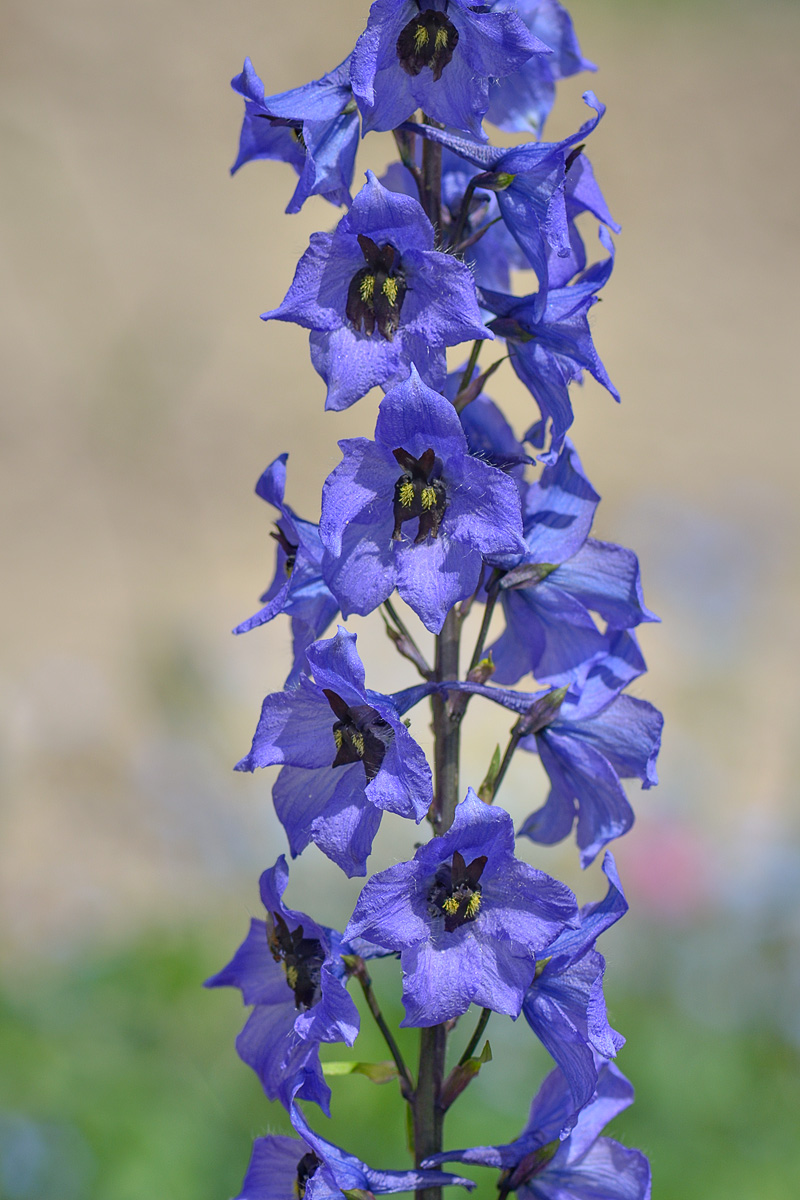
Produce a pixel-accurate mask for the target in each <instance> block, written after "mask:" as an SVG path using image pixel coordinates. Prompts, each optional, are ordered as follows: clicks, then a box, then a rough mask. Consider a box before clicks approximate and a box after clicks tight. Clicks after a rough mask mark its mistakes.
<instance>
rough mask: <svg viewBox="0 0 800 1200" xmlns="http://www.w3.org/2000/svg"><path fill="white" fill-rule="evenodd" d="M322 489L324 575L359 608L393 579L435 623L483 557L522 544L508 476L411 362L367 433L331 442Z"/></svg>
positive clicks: (349, 607) (348, 606)
mask: <svg viewBox="0 0 800 1200" xmlns="http://www.w3.org/2000/svg"><path fill="white" fill-rule="evenodd" d="M339 446H340V447H341V450H342V455H343V458H342V462H341V464H340V465H339V466H338V467H337V468H336V469H335V470H334V471H333V472H332V474H331V475H329V476H328V478H327V480H326V481H325V484H324V487H323V489H322V515H321V518H320V536H321V538H322V542H323V545H324V546H325V549H326V551H327V554H326V555H325V557H324V559H323V573H324V576H325V580H326V582H327V584H328V586H329V588H330V589H331V591H332V592H333V594H334V596H335V597H336V599H337V600H338V601H339V603H340V605H341V608H342V612H343V613H344V614H345V615H347V614H348V613H352V612H355V613H358V614H359V615H362V616H363V615H364V614H366V613H369V612H372V610H373V609H374V608H377V606H378V605H379V604H381V603H382V602H383V601H384V600H386V599H387V597H388V596H389V595H391V593H392V592H393V591H394V589H395V587H396V588H397V590H398V591H399V593H400V595H401V596H402V597H403V599H404V600H405V601H406V603H408V604H409V605H410V606H411V608H413V609H414V611H415V612H416V613H417V614H418V615H419V616H420V618H421V619H422V621H423V622H424V623H425V625H426V626H427V627H428V629H430V630H432V632H434V633H438V632H439V630H440V629H441V628H442V625H443V623H444V619H445V617H446V615H447V613H448V611H449V610H450V608H451V607H452V606H453V605H454V604H455V603H456V602H457V601H458V600H462V599H465V598H466V597H467V596H469V595H471V594H472V592H473V591H474V590H475V588H476V587H477V586H478V579H479V576H480V572H481V564H482V562H483V560H484V558H487V559H490V560H492V561H494V560H497V561H502V560H504V558H505V557H506V556H508V555H512V556H513V555H514V554H519V553H521V552H522V550H523V549H524V543H523V541H522V525H521V519H520V512H519V496H518V492H517V488H516V485H515V483H514V481H513V480H512V479H510V478H509V477H508V476H507V475H505V474H503V472H502V471H499V470H497V468H495V467H491V466H489V465H488V464H487V463H484V462H481V461H480V460H479V459H476V458H473V457H472V456H471V455H470V453H469V449H468V445H467V439H466V437H465V435H464V430H463V429H462V427H461V422H460V421H459V419H458V414H457V413H456V411H455V409H454V408H453V405H452V404H450V403H449V402H448V401H447V400H445V399H444V398H443V397H442V396H441V395H439V394H438V393H436V392H434V391H432V390H431V389H430V388H428V387H426V386H425V384H424V383H423V382H422V380H421V379H420V378H419V376H418V375H417V373H416V371H412V374H411V376H410V377H409V379H407V380H406V382H405V383H402V384H400V386H399V387H396V388H394V389H393V390H392V391H390V392H389V393H388V394H387V395H386V396H385V397H384V399H383V401H382V402H381V406H380V410H379V412H378V421H377V424H376V426H375V441H374V442H371V441H369V440H368V439H367V438H352V439H348V440H345V441H342V442H340V443H339Z"/></svg>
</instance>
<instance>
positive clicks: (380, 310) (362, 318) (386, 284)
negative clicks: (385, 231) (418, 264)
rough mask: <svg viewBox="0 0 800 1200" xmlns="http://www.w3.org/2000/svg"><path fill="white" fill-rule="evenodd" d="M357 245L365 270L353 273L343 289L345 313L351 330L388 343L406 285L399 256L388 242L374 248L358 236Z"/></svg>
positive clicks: (393, 331)
mask: <svg viewBox="0 0 800 1200" xmlns="http://www.w3.org/2000/svg"><path fill="white" fill-rule="evenodd" d="M358 244H359V246H360V247H361V252H362V254H363V255H364V259H365V261H366V264H367V265H366V266H365V267H362V268H361V270H360V271H356V273H355V275H354V276H353V278H352V279H351V280H350V286H349V288H348V289H347V306H346V309H345V313H346V316H347V319H348V321H350V322H351V324H352V325H353V327H354V328H355V329H362V328H363V330H364V333H366V334H367V335H371V334H373V333H374V332H375V326H376V325H377V327H378V333H379V334H380V335H381V337H382V338H384V339H385V340H386V341H387V342H391V341H392V339H393V338H394V335H395V333H396V332H397V327H398V325H399V324H400V309H401V308H402V307H403V300H404V299H405V295H406V281H405V279H404V277H403V274H402V272H401V270H400V256H399V255H398V253H397V251H396V250H395V248H394V246H392V245H391V244H390V243H389V242H386V243H385V244H384V245H383V246H380V247H379V246H376V244H375V242H373V240H372V238H368V237H365V236H364V234H363V233H360V234H359V235H358Z"/></svg>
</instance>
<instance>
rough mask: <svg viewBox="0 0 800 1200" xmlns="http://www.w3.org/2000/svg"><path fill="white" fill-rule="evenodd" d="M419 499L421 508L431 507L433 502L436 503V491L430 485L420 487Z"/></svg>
mask: <svg viewBox="0 0 800 1200" xmlns="http://www.w3.org/2000/svg"><path fill="white" fill-rule="evenodd" d="M420 500H421V501H422V507H423V508H426V509H427V508H433V506H434V504H435V503H436V492H435V491H434V490H433V488H432V487H424V488H423V489H422V495H421V496H420Z"/></svg>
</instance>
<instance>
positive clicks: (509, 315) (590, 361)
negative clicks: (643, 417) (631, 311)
mask: <svg viewBox="0 0 800 1200" xmlns="http://www.w3.org/2000/svg"><path fill="white" fill-rule="evenodd" d="M600 240H601V241H602V243H603V245H604V246H605V247H606V248H607V249H608V250H609V257H608V258H606V259H604V260H603V261H602V262H599V263H595V264H594V265H593V266H591V267H589V269H588V270H587V271H585V272H584V273H583V275H581V276H579V278H578V279H577V280H576V282H575V283H573V284H571V285H570V286H569V287H562V288H554V289H553V290H552V291H549V292H548V293H547V296H546V298H545V304H544V308H542V306H541V304H540V299H541V293H540V292H535V293H534V294H533V295H531V296H523V297H522V298H521V299H520V298H519V297H517V296H504V295H501V294H500V293H499V292H490V291H488V290H483V291H482V292H481V304H482V305H483V306H484V308H487V309H489V311H490V312H493V313H495V314H496V317H495V320H493V321H491V322H490V325H491V328H492V329H493V330H494V332H495V333H496V334H497V335H498V336H499V337H503V338H505V339H506V341H507V343H508V348H509V353H510V355H511V365H512V366H513V368H514V370H515V371H516V373H517V375H518V376H519V378H520V379H521V380H522V382H523V383H524V384H525V386H526V387H527V388H528V389H529V390H530V392H531V394H532V396H533V398H534V400H535V401H536V403H537V404H538V405H539V411H540V412H541V414H542V423H541V429H540V433H539V438H538V440H539V444H543V439H544V427H545V425H546V424H547V423H548V422H550V448H549V450H548V451H547V453H546V454H542V455H540V458H541V459H542V461H543V462H548V463H552V462H555V460H556V458H557V456H558V454H559V453H560V451H561V447H562V446H563V445H564V438H565V436H566V433H567V430H568V429H569V427H570V425H571V424H572V422H573V419H574V415H573V412H572V404H571V402H570V398H569V384H570V383H571V382H573V380H580V379H581V378H582V377H583V372H584V371H588V372H589V373H590V374H591V375H593V376H594V378H595V379H596V380H597V382H598V383H601V384H602V385H603V387H605V388H606V389H607V390H608V391H609V392H610V393H611V395H612V396H613V397H614V399H615V400H619V392H618V391H617V389H616V388H615V387H614V385H613V383H612V382H611V380H610V379H609V377H608V373H607V372H606V369H605V367H604V366H603V363H602V362H601V360H600V356H599V355H598V353H597V351H596V350H595V347H594V342H593V341H592V334H591V330H590V328H589V320H588V313H589V309H590V308H591V307H592V306H593V305H594V304H596V303H597V293H598V292H599V291H600V289H601V288H602V287H603V286H604V285H605V284H606V283H607V282H608V279H609V276H610V275H611V270H612V268H613V265H614V253H613V251H614V247H613V243H612V242H611V238H610V236H609V234H608V233H607V232H606V230H605V229H604V227H603V226H600Z"/></svg>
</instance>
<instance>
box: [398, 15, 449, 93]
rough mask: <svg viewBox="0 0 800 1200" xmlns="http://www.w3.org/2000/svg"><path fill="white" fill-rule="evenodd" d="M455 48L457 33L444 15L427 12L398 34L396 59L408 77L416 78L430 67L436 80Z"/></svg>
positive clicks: (414, 19)
mask: <svg viewBox="0 0 800 1200" xmlns="http://www.w3.org/2000/svg"><path fill="white" fill-rule="evenodd" d="M457 45H458V30H457V29H456V27H455V25H454V24H453V22H452V21H451V20H450V19H449V18H448V16H447V14H446V13H443V12H437V11H436V9H433V8H426V9H425V11H424V12H421V13H420V14H419V16H417V17H414V18H412V20H410V21H409V22H408V24H407V25H406V26H404V27H403V29H402V30H401V31H400V36H399V38H398V39H397V57H398V59H399V60H400V66H401V67H402V68H403V70H404V71H405V72H406V73H407V74H408V75H419V73H420V71H421V70H422V69H423V67H430V69H431V70H432V71H433V78H434V79H435V80H437V79H441V76H442V71H443V70H444V69H445V67H446V66H447V64H448V63H449V62H450V59H451V58H452V57H453V51H454V50H455V48H456V46H457Z"/></svg>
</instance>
